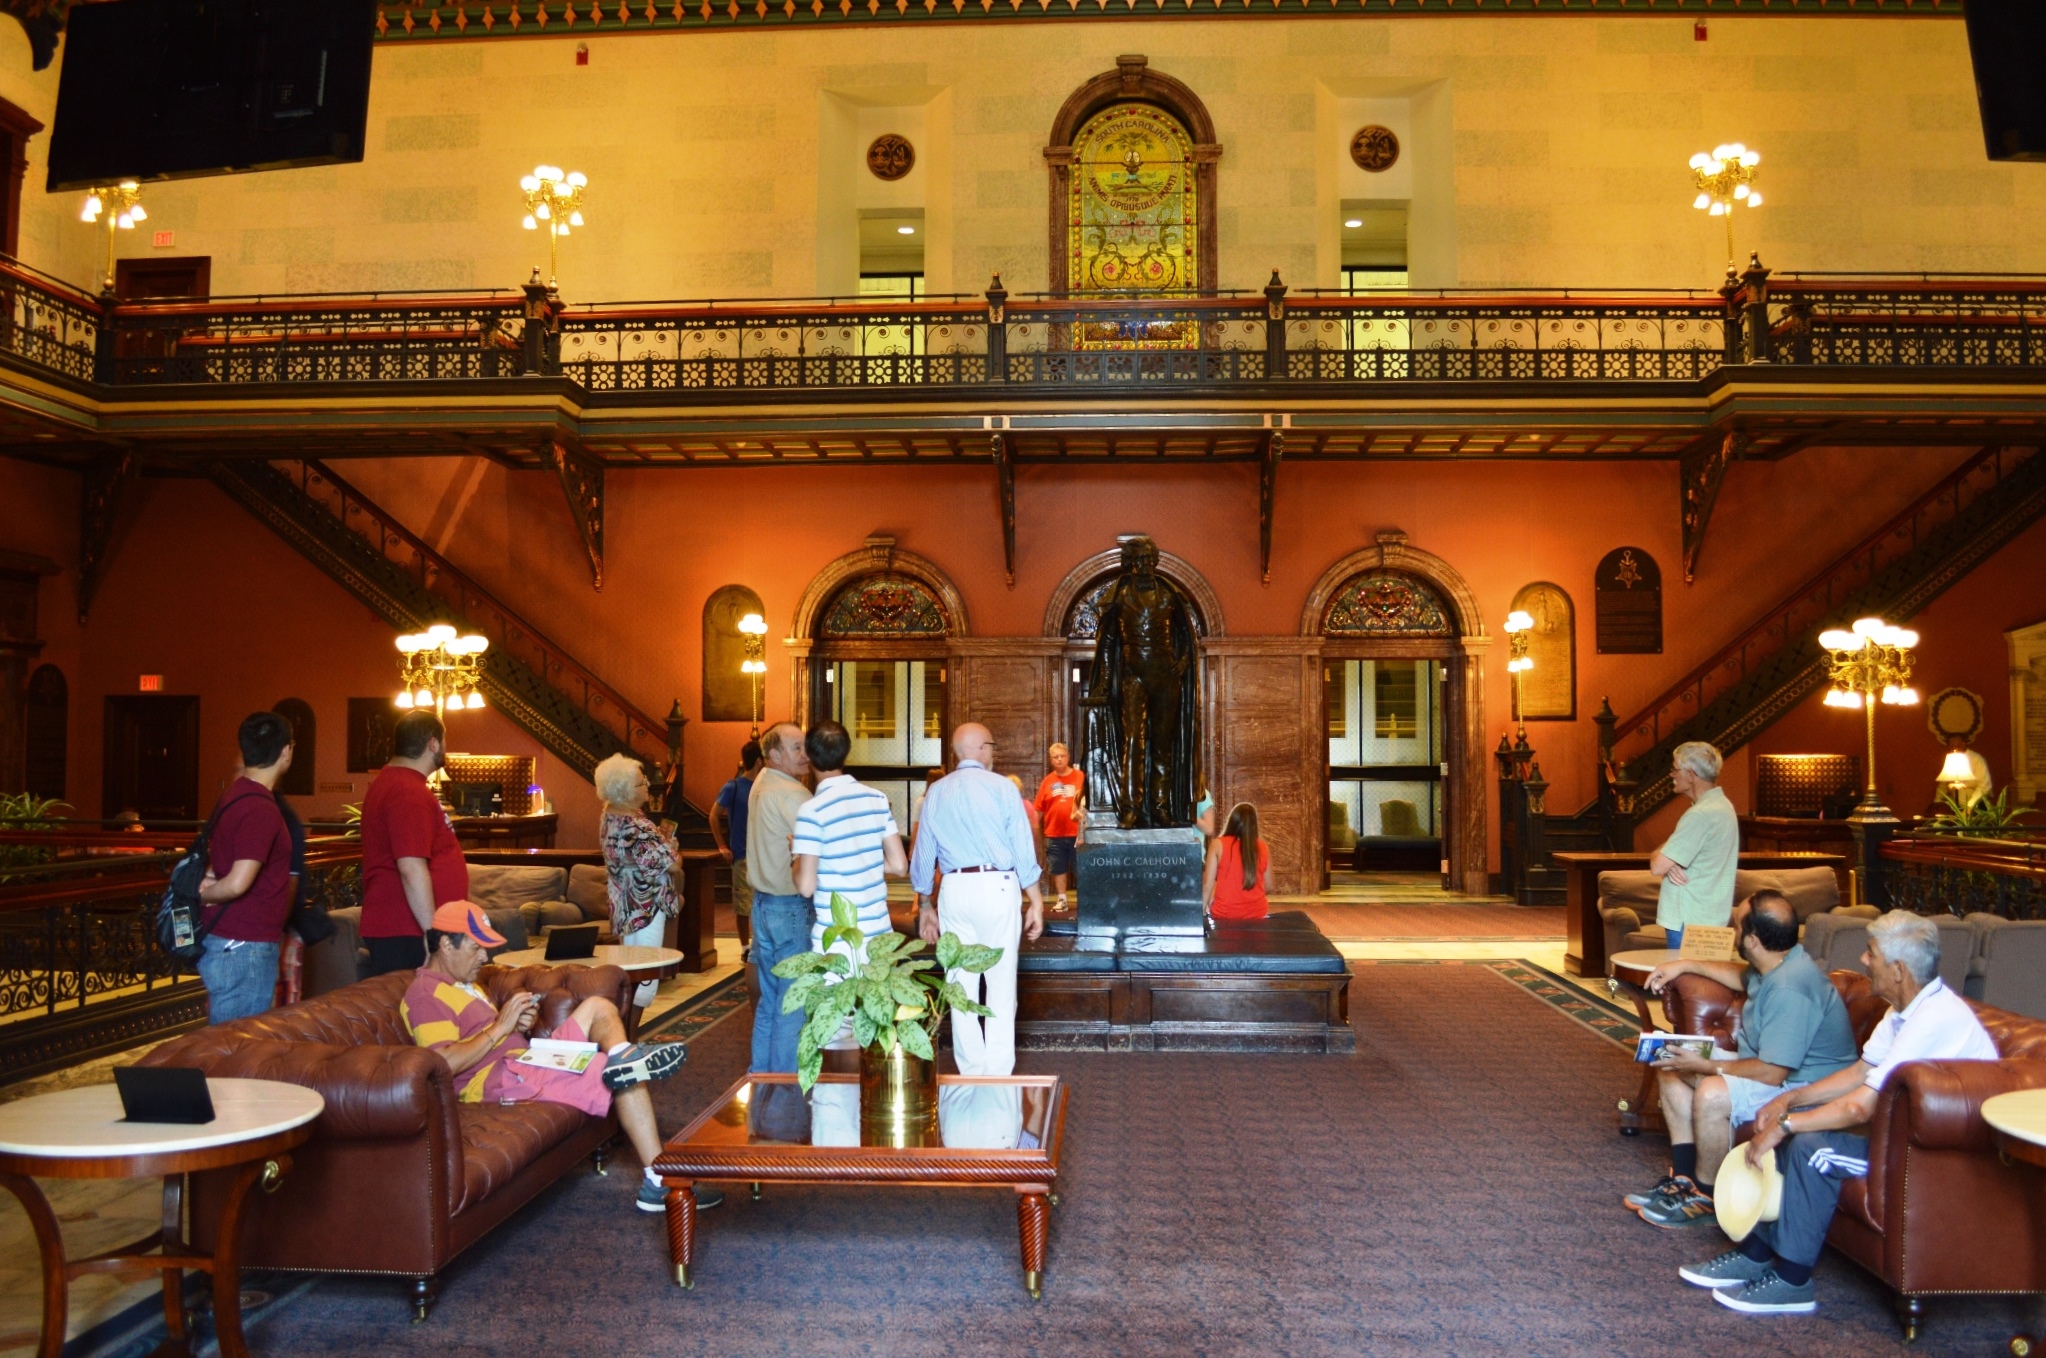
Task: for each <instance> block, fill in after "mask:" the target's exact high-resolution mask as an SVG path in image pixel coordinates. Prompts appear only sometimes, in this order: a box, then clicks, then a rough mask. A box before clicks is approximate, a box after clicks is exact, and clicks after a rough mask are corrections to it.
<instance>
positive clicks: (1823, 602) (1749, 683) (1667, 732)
mask: <svg viewBox="0 0 2046 1358" xmlns="http://www.w3.org/2000/svg"><path fill="white" fill-rule="evenodd" d="M2042 495H2046V458H2042V457H2041V456H2040V451H2039V450H2038V449H2036V448H2002V447H1994V448H1985V449H1983V450H1982V451H1981V452H1979V453H1977V454H1976V455H1975V456H1974V457H1971V458H1970V459H1968V461H1967V462H1966V463H1964V464H1963V465H1962V466H1961V467H1959V468H1958V469H1957V470H1955V471H1954V472H1953V473H1952V474H1950V475H1948V476H1946V477H1944V478H1942V479H1941V480H1940V481H1939V483H1938V484H1937V485H1935V486H1933V488H1932V489H1931V490H1929V491H1927V492H1926V494H1924V495H1923V496H1921V497H1919V499H1918V500H1917V501H1916V502H1915V503H1913V504H1912V505H1911V506H1910V507H1908V508H1907V509H1905V510H1904V511H1903V512H1902V513H1900V514H1898V515H1897V516H1896V517H1895V518H1894V519H1892V520H1890V522H1888V523H1886V524H1884V525H1883V526H1882V527H1881V528H1879V529H1877V530H1876V531H1875V532H1874V533H1872V534H1870V535H1869V536H1868V537H1867V538H1864V539H1863V540H1862V541H1861V542H1860V543H1858V544H1857V545H1856V546H1855V547H1854V548H1852V549H1851V550H1850V551H1848V552H1847V553H1846V554H1845V555H1843V556H1841V557H1840V558H1839V559H1838V560H1836V561H1834V562H1833V563H1832V564H1831V565H1829V566H1827V567H1826V568H1825V569H1824V570H1822V571H1820V572H1819V573H1818V574H1817V575H1815V576H1813V577H1812V579H1811V580H1810V581H1808V582H1807V583H1806V584H1805V585H1804V587H1803V588H1801V589H1799V590H1798V591H1797V592H1796V593H1794V594H1792V595H1791V596H1790V597H1789V598H1788V599H1786V600H1784V601H1783V602H1782V603H1780V604H1779V605H1777V606H1776V607H1775V608H1774V609H1772V610H1770V611H1769V612H1768V613H1767V614H1765V615H1764V616H1763V617H1761V618H1759V619H1757V620H1756V621H1755V622H1754V623H1753V624H1752V625H1751V626H1749V627H1748V628H1747V629H1746V630H1745V631H1743V632H1742V633H1741V634H1740V635H1739V636H1737V637H1735V638H1734V639H1733V640H1732V641H1731V642H1729V643H1727V644H1726V645H1725V646H1723V647H1721V648H1720V650H1719V651H1718V652H1717V653H1716V654H1715V655H1713V656H1712V658H1711V659H1709V660H1707V661H1706V662H1705V663H1703V664H1702V665H1699V666H1698V667H1697V668H1696V669H1694V670H1692V671H1691V672H1690V673H1689V674H1687V675H1685V676H1684V678H1683V679H1682V680H1680V681H1679V682H1678V683H1677V684H1675V685H1673V686H1672V687H1671V688H1669V689H1668V690H1667V691H1665V692H1664V693H1662V694H1660V695H1659V696H1658V697H1656V699H1655V700H1654V701H1653V702H1650V703H1649V704H1647V705H1646V706H1645V707H1643V708H1642V709H1641V710H1640V711H1638V712H1636V713H1635V714H1634V715H1633V716H1631V717H1628V718H1626V719H1625V720H1623V721H1620V722H1618V723H1616V724H1615V731H1616V736H1615V738H1614V739H1613V741H1612V743H1611V746H1610V749H1609V751H1608V752H1607V753H1606V755H1605V757H1604V759H1603V761H1602V762H1603V763H1605V764H1606V765H1607V766H1608V768H1609V769H1610V770H1612V771H1615V772H1619V773H1622V774H1623V775H1624V777H1623V779H1622V781H1624V782H1628V783H1631V784H1632V785H1633V786H1634V787H1635V788H1636V789H1637V791H1636V792H1635V794H1634V798H1633V806H1632V810H1633V812H1634V814H1637V815H1639V814H1644V813H1645V812H1647V811H1649V810H1652V809H1653V808H1654V807H1655V806H1657V805H1660V804H1661V802H1662V801H1663V800H1664V798H1666V797H1667V796H1668V792H1669V781H1668V779H1669V755H1670V752H1671V751H1672V750H1674V749H1675V747H1676V746H1677V745H1678V744H1679V743H1681V742H1682V741H1685V740H1709V741H1712V742H1713V743H1714V744H1717V745H1719V746H1720V748H1722V749H1732V748H1733V747H1735V746H1736V745H1739V744H1740V743H1742V742H1744V741H1745V740H1747V739H1748V738H1749V737H1750V736H1752V735H1753V734H1754V733H1755V732H1756V731H1758V730H1760V729H1761V728H1762V727H1764V726H1766V725H1768V724H1769V722H1771V721H1773V720H1775V718H1776V717H1778V716H1780V715H1781V714H1782V713H1783V712H1784V711H1785V710H1787V709H1788V708H1789V707H1790V706H1792V705H1793V704H1795V703H1796V702H1798V701H1800V700H1801V699H1803V698H1804V697H1805V695H1807V694H1808V693H1810V692H1811V691H1812V690H1813V689H1815V688H1816V687H1817V686H1818V685H1819V684H1820V682H1822V681H1823V679H1824V670H1825V664H1824V661H1825V657H1824V653H1823V652H1822V651H1821V650H1820V649H1819V644H1818V634H1819V631H1820V630H1821V629H1822V628H1824V627H1827V626H1831V625H1834V624H1836V623H1845V622H1846V621H1849V620H1851V619H1852V618H1853V617H1855V616H1858V615H1860V614H1863V613H1873V612H1883V613H1885V614H1887V615H1890V616H1893V617H1896V618H1906V617H1909V616H1911V614H1913V613H1915V612H1916V611H1917V610H1918V609H1920V608H1922V607H1923V606H1924V605H1925V604H1926V603H1927V602H1928V601H1929V600H1930V599H1931V598H1932V597H1934V596H1935V595H1937V594H1938V593H1939V591H1940V590H1942V589H1944V588H1945V587H1946V586H1947V585H1948V584H1951V583H1952V581H1953V580H1954V579H1955V578H1956V577H1957V575H1958V573H1959V572H1960V571H1962V570H1965V569H1966V568H1967V566H1968V565H1972V563H1973V561H1974V560H1975V559H1977V557H1978V556H1979V555H1980V554H1981V553H1982V552H1983V551H1985V550H1990V549H1993V547H1994V546H1995V545H1997V544H2000V543H2001V542H2002V541H2003V540H2004V539H2005V537H2007V536H2008V534H2007V533H2003V532H2002V531H2001V530H2002V526H2003V525H2005V524H2007V523H2009V522H2012V521H2014V520H2015V519H2017V518H2020V517H2022V516H2024V515H2025V514H2026V513H2027V511H2028V507H2029V510H2030V512H2031V513H2032V514H2036V512H2037V502H2038V501H2039V500H2040V497H2041V496H2042ZM2023 521H2024V522H2029V521H2030V519H2029V518H2023Z"/></svg>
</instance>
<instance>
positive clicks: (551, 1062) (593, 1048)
mask: <svg viewBox="0 0 2046 1358" xmlns="http://www.w3.org/2000/svg"><path fill="white" fill-rule="evenodd" d="M512 1059H513V1060H515V1061H517V1062H518V1063H519V1064H520V1065H522V1066H538V1067H540V1069H542V1070H565V1071H567V1072H568V1073H569V1074H571V1075H580V1074H582V1073H583V1072H584V1071H586V1070H588V1069H589V1068H590V1062H592V1061H594V1060H596V1059H597V1044H596V1043H594V1042H561V1041H557V1040H556V1039H554V1038H551V1037H536V1038H534V1039H533V1041H532V1045H530V1046H528V1047H527V1048H526V1049H525V1050H524V1051H522V1052H520V1053H519V1054H518V1055H517V1056H515V1057H513V1058H512Z"/></svg>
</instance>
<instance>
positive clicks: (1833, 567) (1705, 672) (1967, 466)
mask: <svg viewBox="0 0 2046 1358" xmlns="http://www.w3.org/2000/svg"><path fill="white" fill-rule="evenodd" d="M2007 452H2009V453H2018V452H2020V450H2019V449H2015V448H2005V447H2003V446H2000V445H1991V446H1989V447H1986V448H1983V449H1981V450H1980V451H1979V452H1977V453H1976V454H1975V455H1974V456H1973V457H1971V458H1969V459H1968V460H1967V461H1966V462H1964V463H1962V464H1961V465H1960V466H1959V467H1957V468H1955V469H1954V470H1953V471H1952V472H1950V473H1949V474H1948V475H1946V476H1944V477H1942V478H1941V479H1940V480H1939V481H1938V482H1937V483H1936V484H1934V485H1933V486H1932V488H1931V489H1929V490H1927V491H1926V492H1925V493H1924V494H1923V495H1921V496H1919V497H1918V498H1917V499H1916V500H1913V501H1912V502H1911V503H1910V504H1909V505H1907V506H1905V508H1904V509H1903V510H1902V511H1901V512H1900V513H1898V514H1897V515H1896V516H1895V517H1894V518H1892V519H1890V520H1889V521H1887V522H1886V523H1884V524H1883V525H1882V527H1880V528H1878V529H1876V530H1875V531H1874V532H1872V533H1870V534H1868V535H1867V536H1865V537H1863V538H1862V539H1861V541H1859V542H1857V543H1856V544H1855V545H1854V546H1852V547H1850V548H1849V549H1848V550H1847V551H1845V552H1843V553H1842V554H1841V555H1840V556H1838V557H1837V558H1835V559H1834V560H1833V561H1831V562H1830V563H1828V564H1827V565H1826V566H1825V567H1824V568H1822V569H1821V570H1819V571H1818V572H1816V573H1815V574H1813V575H1812V576H1811V577H1810V578H1808V579H1807V580H1806V581H1805V583H1804V584H1803V585H1801V586H1800V587H1799V588H1798V589H1797V591H1796V592H1795V593H1793V594H1792V595H1790V596H1789V597H1788V598H1787V599H1786V600H1785V601H1784V602H1783V603H1781V604H1778V605H1777V606H1776V607H1774V608H1772V609H1770V610H1769V612H1768V613H1766V614H1764V615H1763V616H1762V617H1761V618H1760V619H1758V620H1757V621H1756V622H1755V623H1753V624H1752V625H1750V626H1749V627H1748V628H1746V629H1745V630H1744V631H1742V632H1741V633H1740V634H1739V635H1737V636H1736V637H1735V638H1734V639H1733V640H1732V641H1730V642H1728V643H1727V644H1726V645H1725V646H1722V647H1721V648H1720V649H1719V650H1718V651H1717V652H1716V653H1714V654H1713V656H1712V657H1711V658H1710V659H1709V660H1707V661H1705V662H1704V663H1703V664H1700V665H1698V666H1696V667H1694V668H1693V669H1692V670H1691V671H1690V672H1689V673H1687V674H1686V675H1685V676H1684V677H1683V678H1682V679H1680V680H1678V681H1677V682H1676V683H1675V684H1673V685H1671V686H1670V687H1669V688H1668V689H1666V690H1664V691H1663V692H1662V693H1661V694H1659V695H1658V696H1657V697H1656V698H1655V700H1654V701H1653V702H1650V703H1648V704H1647V705H1646V706H1644V707H1642V708H1641V709H1640V710H1639V711H1638V712H1635V713H1634V714H1633V715H1631V716H1629V717H1627V718H1626V719H1625V720H1623V721H1621V722H1620V723H1619V724H1618V726H1617V728H1616V729H1617V735H1616V737H1615V739H1614V746H1615V748H1616V749H1617V748H1618V747H1619V746H1620V745H1622V744H1624V743H1626V742H1627V741H1628V739H1629V738H1630V737H1632V736H1635V735H1638V734H1639V733H1640V731H1641V729H1642V728H1643V727H1644V726H1645V725H1647V723H1649V722H1650V721H1652V720H1653V719H1654V718H1655V717H1656V716H1657V715H1659V714H1660V713H1661V712H1663V711H1664V710H1665V709H1666V708H1668V707H1669V706H1670V705H1671V704H1672V703H1675V702H1676V701H1677V700H1678V699H1680V698H1682V697H1683V696H1684V695H1685V694H1686V693H1687V692H1689V691H1690V690H1692V689H1694V688H1696V687H1697V686H1698V685H1699V684H1701V683H1703V682H1704V681H1705V680H1706V679H1708V678H1710V677H1711V675H1712V672H1713V671H1714V670H1717V669H1719V668H1720V667H1721V666H1723V665H1727V664H1731V663H1733V662H1735V661H1736V660H1739V659H1741V652H1742V650H1743V649H1744V648H1746V647H1748V646H1751V645H1753V644H1754V643H1756V642H1758V641H1765V640H1768V639H1770V638H1769V633H1770V629H1771V628H1772V627H1779V626H1783V627H1785V632H1786V634H1785V635H1783V636H1781V637H1780V638H1779V639H1778V644H1777V645H1776V646H1775V647H1773V648H1772V651H1775V652H1780V651H1786V650H1790V649H1792V648H1794V647H1795V646H1796V645H1797V644H1798V643H1797V640H1796V639H1795V638H1792V637H1790V636H1789V635H1787V625H1786V619H1787V617H1788V615H1789V614H1790V613H1792V612H1793V611H1794V610H1795V609H1797V608H1798V607H1799V606H1800V605H1802V604H1805V603H1807V602H1808V601H1809V600H1810V599H1811V598H1812V597H1813V596H1814V595H1816V594H1818V593H1820V592H1821V591H1822V590H1823V589H1825V587H1826V586H1827V585H1828V584H1830V583H1831V582H1832V581H1833V580H1834V579H1835V578H1836V577H1837V576H1839V575H1840V573H1841V572H1843V571H1845V570H1847V569H1848V568H1849V567H1851V566H1852V565H1853V564H1854V563H1855V562H1856V561H1857V560H1859V559H1861V558H1863V557H1866V556H1867V555H1868V554H1869V552H1870V551H1871V550H1872V549H1874V548H1877V547H1879V546H1880V545H1881V544H1882V542H1883V541H1884V540H1885V539H1886V538H1888V537H1889V536H1890V535H1892V534H1893V533H1897V532H1899V531H1900V530H1902V529H1905V528H1907V527H1909V526H1910V525H1911V524H1912V523H1913V522H1914V521H1915V520H1916V519H1917V518H1918V516H1919V515H1921V514H1923V513H1924V512H1925V511H1926V509H1928V508H1929V507H1931V506H1932V505H1934V504H1936V503H1938V501H1939V500H1940V499H1941V498H1942V497H1944V496H1945V495H1947V494H1949V493H1950V492H1954V491H1956V490H1958V489H1959V487H1961V486H1962V485H1964V484H1965V483H1966V482H1967V481H1968V479H1969V478H1970V477H1972V476H1973V475H1974V474H1975V473H1976V472H1977V471H1979V470H1980V469H1981V468H1982V467H1983V465H1984V464H1985V463H1992V462H1999V459H2000V456H2001V455H2002V454H2004V453H2007ZM2030 455H2031V456H2037V455H2038V450H2037V449H2033V450H2031V453H2030ZM2021 460H2022V459H2021ZM2005 470H2007V469H2006V468H2004V467H2002V466H2001V465H1999V466H1998V468H1997V471H1998V479H1999V480H2001V479H2002V473H2003V472H2004V471H2005ZM1831 607H1837V605H1831V604H1828V605H1822V610H1823V609H1825V608H1831ZM1812 636H1813V638H1816V636H1817V633H1816V632H1813V634H1812ZM1813 644H1814V645H1816V644H1817V643H1816V640H1814V642H1813ZM1700 710H1702V705H1701V709H1700ZM1658 740H1660V736H1659V735H1658ZM1654 743H1656V742H1651V746H1652V745H1653V744H1654ZM1622 762H1625V761H1624V760H1623V761H1622Z"/></svg>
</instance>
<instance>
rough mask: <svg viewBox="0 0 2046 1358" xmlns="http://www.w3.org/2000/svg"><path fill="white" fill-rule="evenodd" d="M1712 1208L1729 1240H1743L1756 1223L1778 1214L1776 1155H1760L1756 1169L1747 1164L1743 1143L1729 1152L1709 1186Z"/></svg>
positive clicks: (1780, 1174)
mask: <svg viewBox="0 0 2046 1358" xmlns="http://www.w3.org/2000/svg"><path fill="white" fill-rule="evenodd" d="M1712 1210H1713V1212H1714V1214H1715V1215H1717V1216H1718V1218H1719V1229H1720V1230H1722V1231H1725V1232H1726V1237H1727V1239H1729V1240H1745V1239H1747V1237H1748V1232H1750V1231H1752V1230H1754V1229H1755V1223H1756V1222H1758V1221H1774V1220H1776V1218H1777V1217H1779V1216H1781V1215H1782V1214H1783V1171H1782V1170H1780V1169H1778V1168H1777V1167H1776V1156H1775V1154H1774V1153H1773V1152H1772V1153H1770V1154H1768V1155H1765V1156H1763V1157H1762V1164H1761V1167H1760V1168H1759V1169H1758V1168H1756V1167H1755V1166H1753V1165H1751V1164H1749V1163H1748V1148H1747V1147H1746V1146H1735V1147H1734V1148H1733V1149H1732V1150H1730V1151H1728V1152H1727V1153H1726V1159H1724V1160H1722V1161H1720V1162H1719V1179H1718V1182H1716V1183H1714V1184H1713V1185H1712Z"/></svg>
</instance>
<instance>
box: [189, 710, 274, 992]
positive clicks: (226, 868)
mask: <svg viewBox="0 0 2046 1358" xmlns="http://www.w3.org/2000/svg"><path fill="white" fill-rule="evenodd" d="M236 739H237V742H238V743H239V744H240V745H241V751H242V772H241V776H240V777H238V778H236V779H235V780H234V782H232V783H230V784H229V785H228V789H227V791H225V792H223V793H221V794H220V805H219V807H218V809H216V810H215V811H214V813H213V832H212V837H211V838H210V839H209V840H208V841H207V844H208V850H209V861H208V864H207V872H206V877H205V879H204V880H203V881H201V882H200V883H199V900H200V903H201V905H202V906H203V907H204V911H203V915H202V918H201V921H200V924H201V927H202V928H204V929H205V930H206V936H205V940H204V941H203V942H202V943H201V944H200V948H201V949H202V951H201V952H200V954H199V979H200V980H201V981H203V982H204V983H205V985H206V1020H207V1022H209V1023H226V1022H228V1021H230V1020H232V1019H238V1018H247V1017H249V1016H250V1015H252V1014H260V1013H262V1012H264V1011H265V1010H267V1009H268V1008H269V1007H270V1005H271V1003H272V1002H273V1001H274V1000H275V999H276V994H277V958H278V954H279V953H280V952H281V950H282V944H283V942H284V920H285V917H286V916H287V915H289V914H290V913H291V899H292V895H293V887H294V885H295V883H294V881H293V879H292V876H291V832H290V831H289V830H287V829H286V828H285V825H284V814H283V813H282V812H281V811H279V810H278V809H277V798H276V795H275V794H274V792H273V791H272V789H274V788H275V787H276V786H277V780H278V779H280V778H282V777H283V776H284V772H285V770H287V769H289V768H290V767H291V749H292V746H291V724H290V723H289V722H287V721H285V720H284V718H282V717H280V716H278V715H277V714H276V713H275V712H257V713H254V714H252V715H251V716H249V717H248V718H247V719H246V720H244V721H243V722H242V724H241V730H240V731H238V732H237V733H236Z"/></svg>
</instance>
